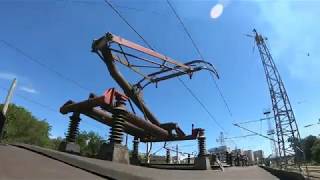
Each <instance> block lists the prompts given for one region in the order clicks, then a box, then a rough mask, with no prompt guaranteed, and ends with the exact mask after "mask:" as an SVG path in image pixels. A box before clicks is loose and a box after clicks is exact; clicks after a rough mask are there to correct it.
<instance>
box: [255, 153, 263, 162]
mask: <svg viewBox="0 0 320 180" xmlns="http://www.w3.org/2000/svg"><path fill="white" fill-rule="evenodd" d="M253 156H254V161H255V162H257V163H260V162H261V161H262V160H263V159H264V154H263V151H262V150H258V151H254V152H253Z"/></svg>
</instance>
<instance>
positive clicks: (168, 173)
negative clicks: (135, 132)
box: [0, 145, 278, 180]
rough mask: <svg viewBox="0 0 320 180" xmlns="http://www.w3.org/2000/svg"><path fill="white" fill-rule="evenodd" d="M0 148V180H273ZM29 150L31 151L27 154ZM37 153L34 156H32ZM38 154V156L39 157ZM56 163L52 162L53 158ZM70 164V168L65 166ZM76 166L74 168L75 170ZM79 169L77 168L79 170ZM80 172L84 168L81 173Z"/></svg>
mask: <svg viewBox="0 0 320 180" xmlns="http://www.w3.org/2000/svg"><path fill="white" fill-rule="evenodd" d="M21 147H22V148H20V147H16V146H9V145H7V146H4V145H0V162H1V163H0V180H2V179H6V180H7V179H34V180H37V179H77V180H81V179H90V180H91V179H93V180H95V179H102V177H99V176H96V175H94V174H91V173H89V172H87V171H90V172H94V173H95V174H98V175H100V176H103V177H112V178H113V179H121V180H122V179H156V180H157V179H159V180H160V179H161V180H162V179H166V180H170V179H182V180H189V179H190V180H191V179H202V180H209V179H210V180H211V179H221V180H233V179H234V180H257V179H259V180H277V179H278V178H276V177H275V176H273V175H271V174H270V173H268V172H267V171H265V170H264V169H262V168H259V167H257V166H251V167H233V168H226V170H225V171H224V172H221V171H217V170H206V171H201V170H163V169H153V168H145V167H140V166H132V165H124V164H119V163H115V162H110V161H104V160H98V159H91V158H85V157H80V156H75V155H70V154H66V153H62V152H58V151H53V150H48V149H44V148H39V147H36V146H30V145H23V146H21ZM28 149H29V150H28ZM30 150H32V151H30ZM36 152H37V153H36ZM39 153H40V154H39ZM52 158H54V159H57V160H54V159H52ZM58 160H59V161H58ZM66 163H68V164H71V165H73V166H70V165H67V164H66ZM76 167H78V168H76ZM80 168H81V169H80ZM82 169H86V170H87V171H84V170H82Z"/></svg>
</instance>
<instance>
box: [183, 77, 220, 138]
mask: <svg viewBox="0 0 320 180" xmlns="http://www.w3.org/2000/svg"><path fill="white" fill-rule="evenodd" d="M178 80H179V81H180V82H181V83H182V85H183V86H184V87H185V88H186V89H187V90H188V91H189V93H190V94H191V95H192V96H193V98H194V99H195V100H197V102H198V103H199V104H200V105H201V107H202V108H203V109H204V110H205V111H206V112H207V114H208V115H209V116H210V118H211V119H212V120H213V121H214V122H215V123H216V125H217V126H218V127H219V128H220V129H221V130H223V131H225V129H224V128H223V127H222V126H221V125H220V123H219V122H218V121H217V120H216V118H215V117H214V116H213V114H212V113H211V112H210V111H209V110H208V108H207V107H206V106H205V105H204V104H203V103H202V102H201V100H200V99H199V98H198V97H197V96H196V95H195V94H194V92H193V91H192V90H191V89H190V88H189V87H188V86H187V85H186V83H185V82H183V80H181V79H180V78H179V77H178ZM225 132H226V131H225Z"/></svg>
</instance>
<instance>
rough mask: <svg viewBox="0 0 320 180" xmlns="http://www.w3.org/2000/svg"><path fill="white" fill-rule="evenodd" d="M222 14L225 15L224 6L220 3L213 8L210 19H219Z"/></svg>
mask: <svg viewBox="0 0 320 180" xmlns="http://www.w3.org/2000/svg"><path fill="white" fill-rule="evenodd" d="M222 13H223V5H222V4H220V3H218V4H216V5H215V6H213V7H212V9H211V11H210V17H211V18H212V19H217V18H218V17H220V16H221V14H222Z"/></svg>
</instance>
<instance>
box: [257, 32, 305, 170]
mask: <svg viewBox="0 0 320 180" xmlns="http://www.w3.org/2000/svg"><path fill="white" fill-rule="evenodd" d="M253 32H254V33H255V41H256V44H257V47H258V49H259V53H260V56H261V60H262V64H263V67H264V71H265V75H266V79H267V83H268V87H269V92H270V96H271V101H272V110H273V113H274V118H275V124H276V134H277V142H278V151H279V156H280V160H281V167H283V168H287V166H288V164H291V163H294V161H293V160H292V158H295V160H298V159H299V157H297V156H298V154H299V153H297V152H298V151H301V148H300V134H299V131H298V126H297V123H296V120H295V116H294V113H293V110H292V107H291V104H290V101H289V98H288V95H287V92H286V89H285V87H284V84H283V81H282V79H281V77H280V74H279V72H278V70H277V67H276V66H275V64H274V61H273V58H272V56H271V54H270V52H269V49H268V47H267V45H266V43H265V39H264V38H263V37H262V36H261V35H260V34H258V33H257V31H256V30H255V29H254V30H253ZM296 163H298V165H299V161H296Z"/></svg>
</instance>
